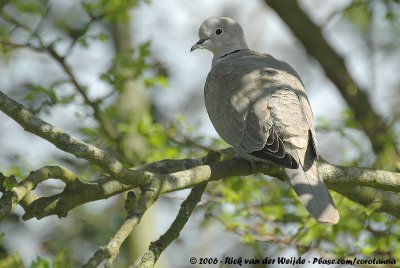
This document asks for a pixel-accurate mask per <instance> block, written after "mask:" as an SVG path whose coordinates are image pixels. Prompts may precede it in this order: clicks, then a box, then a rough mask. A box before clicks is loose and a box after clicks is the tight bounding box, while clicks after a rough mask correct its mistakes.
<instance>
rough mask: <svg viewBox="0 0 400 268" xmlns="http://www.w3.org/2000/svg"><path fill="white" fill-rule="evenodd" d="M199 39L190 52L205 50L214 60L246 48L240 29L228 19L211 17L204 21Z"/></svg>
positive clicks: (237, 24)
mask: <svg viewBox="0 0 400 268" xmlns="http://www.w3.org/2000/svg"><path fill="white" fill-rule="evenodd" d="M199 37H200V40H199V41H197V43H196V44H194V45H193V46H192V48H191V49H190V51H194V50H196V49H199V48H200V49H207V50H210V51H211V52H212V53H213V54H214V58H216V59H219V58H220V57H222V56H224V55H226V54H228V53H230V52H233V51H235V50H239V49H247V48H248V46H247V43H246V38H245V36H244V33H243V30H242V27H241V26H240V25H239V23H237V22H236V21H234V20H233V19H231V18H228V17H211V18H209V19H207V20H205V21H204V22H203V23H202V24H201V25H200V29H199Z"/></svg>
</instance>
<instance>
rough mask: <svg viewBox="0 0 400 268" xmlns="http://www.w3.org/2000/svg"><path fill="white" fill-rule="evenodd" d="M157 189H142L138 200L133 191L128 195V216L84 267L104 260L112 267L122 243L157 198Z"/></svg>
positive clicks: (89, 267)
mask: <svg viewBox="0 0 400 268" xmlns="http://www.w3.org/2000/svg"><path fill="white" fill-rule="evenodd" d="M154 190H155V189H152V188H147V189H144V190H143V191H142V194H141V196H140V198H139V200H138V201H137V202H136V200H135V197H134V194H133V192H130V193H129V194H128V197H127V202H126V205H125V206H126V209H127V211H128V217H127V219H126V220H125V221H124V223H123V224H122V225H121V227H120V228H119V229H118V231H117V232H116V233H115V234H114V236H113V237H112V238H111V240H110V241H109V242H108V244H107V245H106V246H104V247H100V248H99V250H97V251H96V253H95V254H94V255H93V257H92V258H90V260H89V261H88V262H87V263H86V265H84V266H83V267H84V268H91V267H98V265H99V264H100V263H101V262H102V261H103V260H107V262H106V265H105V267H111V264H112V262H113V261H114V259H115V258H116V257H117V255H118V253H119V248H120V247H121V245H122V243H123V242H124V241H125V239H126V238H127V237H128V235H129V234H130V233H131V232H132V231H133V228H134V227H135V226H136V225H137V224H138V223H139V221H140V219H141V218H142V216H143V214H144V213H145V212H146V210H147V209H148V208H149V207H150V206H151V205H152V204H153V203H154V202H155V201H156V200H157V198H158V194H157V192H156V191H154Z"/></svg>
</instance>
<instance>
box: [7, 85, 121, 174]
mask: <svg viewBox="0 0 400 268" xmlns="http://www.w3.org/2000/svg"><path fill="white" fill-rule="evenodd" d="M0 110H1V111H2V112H4V113H5V114H7V115H8V116H9V117H11V118H12V119H14V120H15V121H16V122H17V123H18V124H20V125H21V126H22V127H23V128H24V130H26V131H29V132H31V133H33V134H35V135H37V136H39V137H41V138H43V139H45V140H47V141H49V142H50V143H52V144H54V145H55V146H56V147H57V148H59V149H61V150H63V151H65V152H68V153H71V154H73V155H75V156H76V157H78V158H83V159H86V160H88V161H89V162H91V163H93V164H95V165H97V166H99V167H101V168H103V169H104V170H105V171H106V172H109V173H110V174H112V175H114V176H116V175H117V174H118V175H121V174H122V173H123V171H124V168H123V166H122V164H121V163H120V162H119V161H118V160H116V159H114V158H113V157H111V156H110V155H109V154H107V153H106V152H104V151H103V150H101V149H99V148H97V147H95V146H93V145H90V144H87V143H85V142H83V141H80V140H79V139H77V138H75V137H73V136H71V135H70V134H68V133H65V132H63V131H61V130H60V129H58V128H55V127H53V126H52V125H50V124H49V123H46V122H44V121H43V120H41V119H40V118H38V117H36V116H34V115H33V114H32V113H31V112H30V111H29V110H28V109H26V108H25V107H24V106H22V105H21V104H19V103H18V102H16V101H14V100H13V99H11V98H9V97H8V96H7V95H6V94H4V93H3V92H1V91H0Z"/></svg>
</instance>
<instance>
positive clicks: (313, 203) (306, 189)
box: [285, 155, 339, 224]
mask: <svg viewBox="0 0 400 268" xmlns="http://www.w3.org/2000/svg"><path fill="white" fill-rule="evenodd" d="M307 156H308V157H307ZM306 158H307V159H306V160H309V161H312V162H311V165H310V164H308V165H305V164H301V163H300V165H299V168H297V169H287V168H286V169H285V171H286V174H287V175H288V177H289V180H290V183H291V185H292V186H293V188H294V190H295V192H296V194H297V195H298V197H299V198H300V201H301V202H302V203H303V204H304V206H305V207H306V209H307V210H308V212H309V213H310V214H311V216H313V217H314V218H315V219H317V220H318V221H319V222H321V223H325V224H336V223H338V222H339V213H338V211H337V209H336V206H335V203H334V202H333V199H332V196H331V195H330V193H329V191H328V189H327V188H326V186H325V183H324V182H323V180H322V179H321V178H320V177H319V174H318V168H317V163H316V162H315V161H314V159H310V158H311V157H310V156H309V155H306ZM305 162H307V161H305ZM305 166H306V168H305Z"/></svg>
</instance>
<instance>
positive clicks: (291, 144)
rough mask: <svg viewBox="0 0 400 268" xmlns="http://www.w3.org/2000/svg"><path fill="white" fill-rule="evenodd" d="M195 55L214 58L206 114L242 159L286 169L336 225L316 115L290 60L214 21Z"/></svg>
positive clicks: (322, 217) (315, 210)
mask: <svg viewBox="0 0 400 268" xmlns="http://www.w3.org/2000/svg"><path fill="white" fill-rule="evenodd" d="M198 34H199V38H200V40H199V41H198V42H197V43H195V44H194V45H193V46H192V48H191V51H194V50H196V49H206V50H209V51H211V52H212V53H213V54H214V57H213V59H212V66H211V70H210V72H209V74H208V76H207V79H206V82H205V86H204V99H205V106H206V109H207V113H208V115H209V117H210V120H211V122H212V124H213V126H214V128H215V130H216V131H217V132H218V134H219V135H220V137H221V138H222V139H223V140H224V141H225V142H227V143H228V144H229V145H231V146H232V147H233V148H234V150H235V152H236V154H237V156H238V157H239V158H244V159H246V160H248V161H251V163H254V162H257V161H258V162H259V161H261V162H262V161H265V162H269V163H272V164H275V165H279V166H281V167H283V168H284V170H285V172H286V174H287V176H288V178H289V181H290V184H291V185H292V187H293V188H294V191H295V192H296V194H297V196H298V197H299V199H300V201H301V202H302V203H303V205H304V206H305V208H306V209H307V211H308V212H309V213H310V214H311V216H313V217H314V218H315V219H316V220H318V221H319V222H321V223H324V224H336V223H338V221H339V213H338V211H337V209H336V206H335V203H334V201H333V199H332V196H331V195H330V193H329V191H328V189H327V187H326V186H325V184H324V182H323V180H322V179H321V177H320V176H319V174H318V163H317V161H316V159H317V157H318V155H317V140H316V133H315V129H314V126H313V113H312V110H311V106H310V103H309V100H308V97H307V95H306V90H305V87H304V85H303V82H302V81H301V79H300V77H299V75H298V74H297V72H296V71H295V70H294V69H293V68H292V67H291V66H290V65H289V64H287V63H286V62H284V61H280V60H278V59H275V58H274V57H272V56H271V55H269V54H261V53H258V52H255V51H252V50H250V49H249V47H248V45H247V42H246V38H245V35H244V32H243V30H242V27H241V26H240V25H239V24H238V23H237V22H236V21H234V20H233V19H231V18H228V17H211V18H209V19H207V20H205V21H204V22H203V23H202V24H201V26H200V29H199V33H198Z"/></svg>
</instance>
